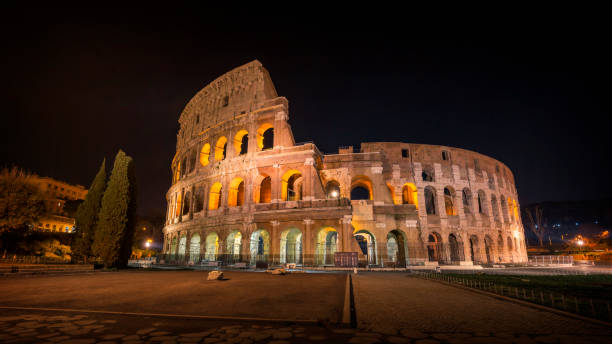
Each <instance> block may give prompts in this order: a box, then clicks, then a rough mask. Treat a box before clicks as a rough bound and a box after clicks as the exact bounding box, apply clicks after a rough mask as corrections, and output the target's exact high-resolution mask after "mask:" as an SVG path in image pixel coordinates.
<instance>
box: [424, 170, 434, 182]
mask: <svg viewBox="0 0 612 344" xmlns="http://www.w3.org/2000/svg"><path fill="white" fill-rule="evenodd" d="M433 176H434V174H433V171H432V169H431V168H430V167H423V171H422V172H421V178H422V179H423V181H424V182H433V181H434V177H433Z"/></svg>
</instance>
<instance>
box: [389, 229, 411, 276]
mask: <svg viewBox="0 0 612 344" xmlns="http://www.w3.org/2000/svg"><path fill="white" fill-rule="evenodd" d="M406 256H407V255H406V236H405V235H404V233H403V232H402V231H400V230H397V229H394V230H392V231H390V232H389V234H387V257H389V260H391V261H392V262H393V264H394V265H395V266H396V267H405V266H406Z"/></svg>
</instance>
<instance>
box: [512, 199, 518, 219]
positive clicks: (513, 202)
mask: <svg viewBox="0 0 612 344" xmlns="http://www.w3.org/2000/svg"><path fill="white" fill-rule="evenodd" d="M512 214H513V215H514V222H518V220H519V212H518V206H517V205H516V201H515V200H512Z"/></svg>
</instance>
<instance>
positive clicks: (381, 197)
mask: <svg viewBox="0 0 612 344" xmlns="http://www.w3.org/2000/svg"><path fill="white" fill-rule="evenodd" d="M382 171H383V167H382V166H373V167H372V198H373V199H374V205H376V204H384V203H385V200H386V199H387V198H390V197H385V193H386V194H388V193H389V192H388V188H387V185H385V181H384V180H383V178H382Z"/></svg>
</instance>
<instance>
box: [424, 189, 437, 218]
mask: <svg viewBox="0 0 612 344" xmlns="http://www.w3.org/2000/svg"><path fill="white" fill-rule="evenodd" d="M425 211H426V212H427V215H436V190H434V188H432V187H431V186H427V187H426V188H425Z"/></svg>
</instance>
